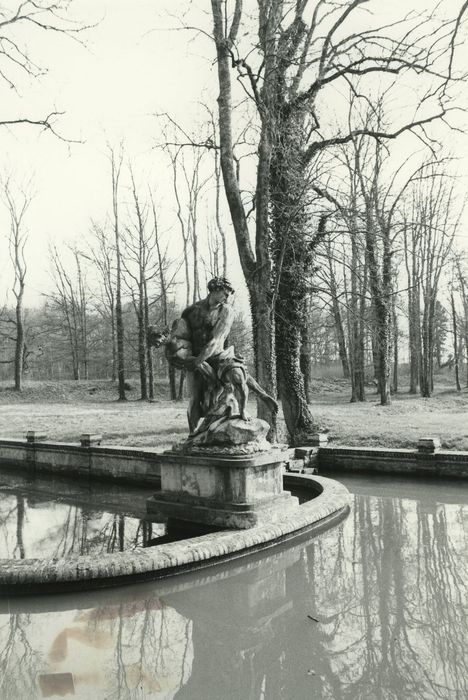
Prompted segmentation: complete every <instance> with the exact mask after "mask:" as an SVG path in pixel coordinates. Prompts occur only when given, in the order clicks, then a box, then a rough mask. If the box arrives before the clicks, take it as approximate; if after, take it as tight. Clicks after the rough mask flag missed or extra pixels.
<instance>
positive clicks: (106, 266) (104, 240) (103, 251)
mask: <svg viewBox="0 0 468 700" xmlns="http://www.w3.org/2000/svg"><path fill="white" fill-rule="evenodd" d="M91 233H92V240H91V242H90V245H89V251H88V252H86V253H82V255H83V256H84V257H86V258H88V260H90V261H91V262H92V264H93V265H94V267H95V268H96V270H97V271H98V273H99V286H100V300H99V303H98V304H96V305H95V306H96V311H97V312H98V313H99V314H100V315H101V316H102V318H103V320H105V321H107V322H108V323H109V325H110V332H111V348H112V350H111V351H112V380H113V381H115V380H116V379H117V343H116V321H115V267H116V261H115V247H114V241H113V240H112V237H111V236H110V235H109V233H108V232H107V229H106V228H105V227H103V226H100V225H99V224H98V223H97V222H95V221H93V222H92V224H91Z"/></svg>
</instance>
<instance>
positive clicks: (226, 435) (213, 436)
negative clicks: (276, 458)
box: [187, 418, 270, 447]
mask: <svg viewBox="0 0 468 700" xmlns="http://www.w3.org/2000/svg"><path fill="white" fill-rule="evenodd" d="M269 429H270V426H269V425H268V423H267V422H266V421H264V420H262V419H261V418H251V419H250V420H243V418H229V419H228V420H221V421H215V422H214V423H212V424H211V425H210V426H209V427H208V428H207V430H204V431H203V432H201V433H199V434H198V435H195V436H194V437H192V438H190V439H189V440H188V441H187V442H189V443H190V445H191V446H193V447H195V446H197V445H206V446H208V445H219V446H223V447H226V446H230V445H246V444H247V443H252V442H263V441H264V440H265V439H266V435H267V433H268V431H269Z"/></svg>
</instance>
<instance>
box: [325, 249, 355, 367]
mask: <svg viewBox="0 0 468 700" xmlns="http://www.w3.org/2000/svg"><path fill="white" fill-rule="evenodd" d="M328 251H329V256H328V269H329V272H330V277H329V287H330V295H331V300H332V313H333V320H334V322H335V333H336V341H337V343H338V354H339V356H340V361H341V367H342V369H343V377H344V378H345V379H349V377H350V372H349V362H348V352H347V350H346V339H345V333H344V327H343V320H342V318H341V309H340V303H339V301H338V287H337V284H336V277H335V270H334V269H333V264H332V260H331V250H330V247H328Z"/></svg>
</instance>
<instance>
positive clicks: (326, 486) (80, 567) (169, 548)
mask: <svg viewBox="0 0 468 700" xmlns="http://www.w3.org/2000/svg"><path fill="white" fill-rule="evenodd" d="M284 481H285V485H288V484H289V485H294V486H296V487H297V486H299V487H301V488H304V489H310V490H311V491H314V492H316V493H317V491H319V494H318V495H317V496H315V497H314V498H312V499H311V500H310V501H307V502H305V503H303V504H301V505H300V506H299V508H298V509H297V511H294V512H292V513H291V512H290V513H288V515H285V517H284V519H283V520H281V521H280V522H275V523H272V524H269V525H264V526H260V527H254V528H250V529H247V530H222V531H218V532H213V533H210V534H207V535H202V536H198V537H192V538H188V539H185V540H180V541H178V542H172V543H169V544H160V545H155V546H153V547H147V548H141V549H136V550H132V551H126V552H115V553H112V554H102V555H100V556H99V557H96V556H89V555H84V556H77V557H67V558H60V559H22V560H18V559H2V560H0V593H8V594H31V593H37V592H44V593H48V592H51V591H56V590H66V589H67V588H72V589H74V590H76V589H77V588H83V585H81V586H80V585H79V584H89V586H86V588H88V587H89V588H98V587H106V586H117V585H123V584H125V583H134V582H135V581H138V580H148V579H157V578H164V577H167V576H174V575H177V574H181V573H185V572H187V571H190V570H193V569H198V568H201V567H205V566H212V565H214V564H216V563H221V562H224V561H226V560H227V559H230V558H236V557H239V556H246V555H248V554H250V553H253V552H255V551H258V550H259V549H263V548H267V547H272V546H274V545H275V544H279V543H280V542H282V541H284V540H286V539H289V538H291V537H294V536H296V535H299V534H301V533H302V532H307V531H308V530H312V529H316V528H317V529H318V528H320V526H331V525H333V524H334V523H335V522H337V521H338V520H341V519H342V518H343V517H345V516H346V515H347V514H348V513H349V509H350V501H351V494H350V493H349V491H348V489H347V488H346V487H345V486H343V484H341V483H340V482H338V481H335V480H334V479H330V478H326V477H319V476H316V475H314V476H310V475H306V474H297V475H291V476H289V475H285V476H284Z"/></svg>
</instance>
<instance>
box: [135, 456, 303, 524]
mask: <svg viewBox="0 0 468 700" xmlns="http://www.w3.org/2000/svg"><path fill="white" fill-rule="evenodd" d="M285 456H287V455H285V453H283V452H282V451H281V450H271V451H270V452H266V453H265V452H263V453H259V454H254V455H238V456H233V455H225V454H221V455H211V454H210V455H203V456H202V455H200V454H193V455H186V454H177V453H174V452H166V453H164V454H163V455H162V460H161V491H158V492H156V493H155V494H154V496H153V497H152V498H150V499H149V500H148V501H147V510H148V513H149V514H150V515H151V516H158V517H161V516H163V517H166V518H171V519H174V520H181V521H188V522H197V523H205V524H207V525H212V526H214V527H225V528H239V529H245V528H249V527H255V526H256V525H263V524H267V523H271V522H275V521H278V520H281V519H282V518H284V517H285V515H287V514H289V513H290V512H291V511H292V510H295V509H297V508H298V506H299V501H298V499H297V498H295V497H293V496H291V494H290V493H289V491H283V483H282V481H283V479H282V475H283V464H284V460H285Z"/></svg>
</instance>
